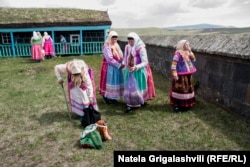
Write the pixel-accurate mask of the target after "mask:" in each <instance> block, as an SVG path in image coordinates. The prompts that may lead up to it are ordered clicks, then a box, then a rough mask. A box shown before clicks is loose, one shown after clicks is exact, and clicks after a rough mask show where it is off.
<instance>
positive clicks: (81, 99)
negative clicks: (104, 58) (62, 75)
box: [68, 68, 99, 116]
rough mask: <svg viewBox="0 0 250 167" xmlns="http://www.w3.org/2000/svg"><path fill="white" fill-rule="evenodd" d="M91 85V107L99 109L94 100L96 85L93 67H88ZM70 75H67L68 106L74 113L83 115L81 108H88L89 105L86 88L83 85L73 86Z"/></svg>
mask: <svg viewBox="0 0 250 167" xmlns="http://www.w3.org/2000/svg"><path fill="white" fill-rule="evenodd" d="M88 72H89V75H90V78H91V82H92V86H93V95H94V96H93V107H94V109H95V110H97V111H98V110H99V108H98V105H97V100H96V87H95V81H94V71H93V69H91V68H89V70H88ZM70 77H71V76H70V75H68V94H69V100H70V106H71V111H72V112H74V113H76V114H77V115H80V116H83V115H84V112H83V110H84V109H85V108H88V107H89V105H90V100H89V97H88V94H87V89H86V88H84V87H73V86H72V83H71V80H70Z"/></svg>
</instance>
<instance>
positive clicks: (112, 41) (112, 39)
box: [111, 36, 118, 44]
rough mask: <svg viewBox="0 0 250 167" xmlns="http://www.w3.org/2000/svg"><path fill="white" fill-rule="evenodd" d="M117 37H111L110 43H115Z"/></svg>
mask: <svg viewBox="0 0 250 167" xmlns="http://www.w3.org/2000/svg"><path fill="white" fill-rule="evenodd" d="M117 39H118V36H112V37H111V43H112V44H114V43H116V42H117Z"/></svg>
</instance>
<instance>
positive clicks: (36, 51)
mask: <svg viewBox="0 0 250 167" xmlns="http://www.w3.org/2000/svg"><path fill="white" fill-rule="evenodd" d="M31 53H32V59H33V60H42V59H43V57H42V48H41V44H33V45H32V48H31Z"/></svg>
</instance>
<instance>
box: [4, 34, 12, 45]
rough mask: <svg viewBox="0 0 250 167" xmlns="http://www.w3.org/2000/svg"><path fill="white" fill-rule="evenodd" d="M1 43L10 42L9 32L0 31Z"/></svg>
mask: <svg viewBox="0 0 250 167" xmlns="http://www.w3.org/2000/svg"><path fill="white" fill-rule="evenodd" d="M2 43H3V44H10V43H11V38H10V33H2Z"/></svg>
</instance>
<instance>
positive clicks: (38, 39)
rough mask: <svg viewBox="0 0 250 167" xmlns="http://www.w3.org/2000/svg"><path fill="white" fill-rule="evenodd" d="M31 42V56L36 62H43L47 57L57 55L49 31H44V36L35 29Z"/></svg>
mask: <svg viewBox="0 0 250 167" xmlns="http://www.w3.org/2000/svg"><path fill="white" fill-rule="evenodd" d="M30 43H31V55H32V56H31V58H32V59H33V60H34V61H36V62H41V61H42V60H43V59H45V58H47V59H51V58H52V57H53V56H54V55H55V52H54V47H53V40H52V38H51V36H50V35H49V34H48V33H47V32H44V35H43V37H42V35H41V33H40V32H36V31H34V32H33V36H32V37H31V40H30Z"/></svg>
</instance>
